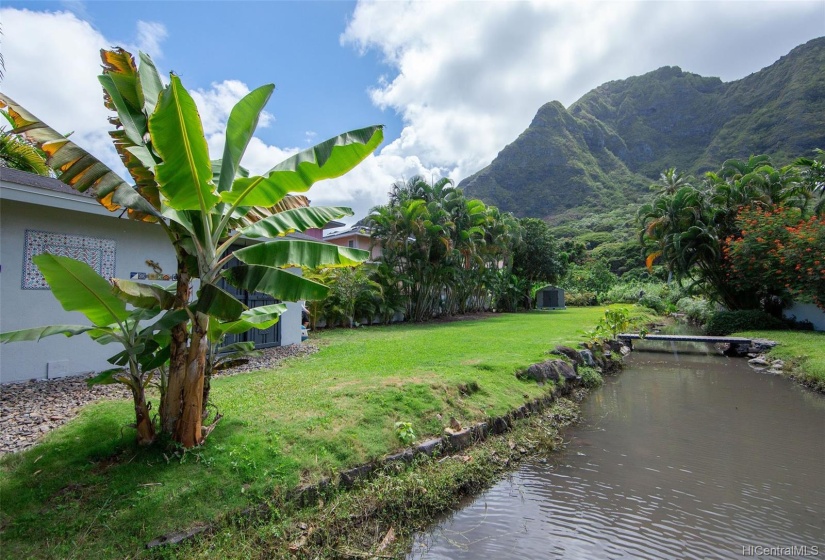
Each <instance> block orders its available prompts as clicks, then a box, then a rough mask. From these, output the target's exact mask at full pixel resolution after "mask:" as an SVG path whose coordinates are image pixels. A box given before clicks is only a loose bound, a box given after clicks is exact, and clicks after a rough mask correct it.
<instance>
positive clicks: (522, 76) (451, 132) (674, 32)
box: [0, 0, 825, 221]
mask: <svg viewBox="0 0 825 560" xmlns="http://www.w3.org/2000/svg"><path fill="white" fill-rule="evenodd" d="M75 12H76V13H72V12H68V11H57V12H36V11H31V10H21V9H12V8H3V9H0V21H2V22H3V36H2V37H0V40H2V49H3V55H4V58H5V64H6V71H5V79H4V80H3V82H2V89H3V92H4V93H6V94H7V95H10V96H11V97H13V98H15V99H16V100H17V101H18V102H20V103H22V104H23V105H24V106H26V107H27V108H28V109H29V110H30V111H32V112H33V113H34V114H35V115H37V116H39V117H40V118H42V119H43V120H45V121H46V122H48V123H49V124H50V125H51V126H53V127H54V128H56V129H58V130H60V131H66V132H69V131H74V136H73V139H74V140H75V141H76V142H78V143H79V144H81V145H82V146H84V147H85V148H86V149H88V150H89V151H91V152H92V153H94V154H95V155H97V156H98V157H99V158H101V159H102V160H103V161H105V162H106V163H107V164H109V165H110V166H112V167H113V168H114V169H117V170H120V171H122V172H123V175H124V176H126V174H125V170H123V168H122V167H121V166H120V164H119V161H118V159H117V156H116V154H115V152H114V149H113V148H112V147H111V143H110V140H109V137H108V134H107V132H108V129H109V126H108V123H107V121H106V119H107V117H108V112H107V110H106V109H105V108H104V107H103V104H102V102H101V91H100V86H99V84H98V82H97V75H98V74H99V72H100V59H99V50H100V49H101V48H105V47H109V46H111V45H113V44H125V45H128V46H129V47H131V48H132V49H134V50H135V51H136V50H137V49H138V48H139V49H141V50H144V51H147V52H149V54H151V55H152V56H153V57H155V59H156V62H158V66H159V68H162V67H163V64H162V60H163V58H162V57H163V52H162V50H163V47H164V45H165V44H166V43H167V42H168V43H171V39H172V37H169V34H168V32H167V28H166V27H165V26H164V25H163V24H162V23H160V22H152V21H137V22H136V23H135V27H134V32H133V36H132V37H126V38H116V37H106V36H104V35H103V33H102V32H101V31H100V30H98V29H97V28H95V27H94V26H93V25H91V24H90V23H89V22H88V21H86V20H85V19H84V18H83V16H82V12H77V11H75ZM78 14H80V15H78ZM823 20H825V4H823V3H822V2H821V1H813V2H807V1H794V2H715V1H707V2H687V1H684V2H678V1H677V2H664V1H660V2H655V1H639V2H629V1H628V2H618V1H612V2H586V1H577V2H574V1H567V2H551V1H539V2H527V1H517V2H509V1H503V0H502V1H496V2H449V1H439V2H409V1H408V2H379V1H373V0H369V1H361V2H359V3H358V5H357V7H356V9H355V12H354V13H353V15H352V17H351V18H350V20H349V23H348V26H347V28H346V30H344V32H343V34H342V35H341V42H342V45H343V47H342V48H347V49H354V50H361V51H365V50H376V51H378V52H379V53H380V54H381V56H382V57H383V58H384V59H385V61H386V62H387V64H388V65H389V67H390V68H391V69H392V73H391V74H390V75H386V76H382V77H380V78H377V79H376V83H375V87H374V88H373V89H372V90H371V91H369V92H365V95H369V99H370V101H371V102H372V103H374V104H375V105H376V106H378V107H381V108H384V109H386V110H391V111H395V112H397V113H398V114H399V115H400V116H401V118H402V120H403V130H402V131H401V133H400V134H399V136H398V137H397V138H387V140H386V141H385V144H384V145H383V147H382V148H380V150H379V151H378V153H377V154H376V155H374V156H371V157H370V158H368V159H367V160H366V161H365V162H364V163H363V164H362V165H360V166H359V167H358V168H356V169H355V170H354V171H353V172H351V173H349V174H347V175H346V176H344V177H342V178H339V179H336V180H333V181H326V182H323V183H320V184H318V185H316V186H315V187H313V189H312V191H310V193H309V194H310V197H311V198H312V200H313V203H314V204H318V205H320V204H335V205H347V206H352V207H353V209H354V210H355V213H356V216H355V218H354V219H357V218H360V217H362V216H363V215H364V214H366V212H367V211H368V210H369V208H370V207H371V206H373V205H375V204H380V203H383V202H384V201H385V200H386V193H387V192H388V191H389V188H390V185H391V184H392V183H393V182H395V181H398V180H402V179H406V178H409V177H411V176H412V175H416V174H420V175H423V176H425V177H430V176H435V177H436V178H437V177H440V176H449V177H451V178H453V179H454V180H456V181H458V180H460V179H462V178H464V177H466V176H467V175H469V174H472V173H474V172H476V171H478V170H479V169H481V168H482V167H483V166H485V165H487V164H488V163H489V162H490V161H491V160H492V159H493V158H494V157H495V155H496V154H497V153H498V152H499V151H500V150H501V149H502V148H503V147H504V146H505V145H506V144H508V143H509V142H512V141H513V140H514V139H515V138H516V137H517V136H518V134H519V133H520V132H521V131H522V130H524V128H525V127H526V126H527V125H528V124H529V123H530V120H531V119H532V117H533V116H534V115H535V113H536V111H537V109H538V108H539V107H540V106H541V105H542V104H544V103H546V102H548V101H551V100H559V101H561V102H562V103H563V104H564V105H566V106H567V105H570V104H571V103H572V102H574V101H575V100H576V99H578V98H579V97H580V96H581V95H583V94H584V93H586V92H587V91H589V90H590V89H592V88H594V87H596V86H598V85H600V84H602V83H604V82H605V81H608V80H613V79H623V78H626V77H628V76H631V75H638V74H642V73H645V72H648V71H651V70H654V69H656V68H658V67H660V66H665V65H679V66H681V67H682V68H683V69H684V70H687V71H691V72H696V73H699V74H703V75H706V76H714V75H715V76H720V77H721V78H722V79H723V80H733V79H738V78H741V77H744V76H745V75H747V74H749V73H752V72H755V71H757V70H759V69H760V68H762V67H764V66H767V65H769V64H771V63H773V62H774V61H775V60H776V59H777V58H778V57H779V56H782V55H783V54H785V53H787V52H788V51H789V50H790V49H792V48H793V47H794V46H796V45H798V44H800V43H802V42H804V41H807V40H809V39H810V38H813V37H816V36H818V35H821V34H822V21H823ZM118 39H120V40H118ZM69 46H70V48H69ZM167 48H169V47H167ZM223 78H224V81H222V82H216V83H212V84H211V85H210V87H209V88H203V89H197V88H193V89H191V90H190V91H191V92H192V95H193V97H194V98H195V100H196V102H197V103H198V106H199V108H200V110H201V115H202V118H203V121H204V129H205V132H206V134H207V138H208V141H209V145H210V150H211V152H212V155H213V157H219V155H220V153H221V150H222V146H223V127H224V126H225V123H226V119H227V118H228V115H229V111H230V110H231V108H232V106H233V105H234V103H235V102H236V101H237V100H238V99H240V98H241V97H242V96H243V95H245V94H246V93H248V92H249V87H248V86H247V84H245V83H244V82H242V81H239V80H238V79H237V78H236V77H235V76H224V77H223ZM190 87H191V85H190ZM272 122H273V117H272V116H271V115H270V114H268V113H265V114H264V115H263V117H262V120H261V125H262V126H267V125H269V124H270V123H272ZM342 132H343V131H342ZM313 135H314V133H312V132H311V131H308V132H306V135H305V136H306V137H305V138H296V139H295V141H294V142H295V144H296V146H292V147H290V146H272V145H268V144H266V143H265V142H264V141H263V140H261V139H260V138H255V139H253V141H252V142H251V144H250V147H249V150H248V153H247V155H246V157H245V159H244V162H243V163H244V165H246V166H247V167H249V168H250V169H251V170H252V171H253V172H259V173H260V172H263V171H266V170H267V169H269V168H270V167H272V166H273V165H274V164H275V163H277V162H278V161H280V160H282V159H283V158H285V157H287V156H289V155H291V154H292V153H294V152H296V151H297V150H298V149H301V148H299V146H298V144H300V143H302V142H306V141H308V140H309V139H312V141H313V142H315V141H320V140H323V138H315V137H314V136H313ZM351 221H353V220H351Z"/></svg>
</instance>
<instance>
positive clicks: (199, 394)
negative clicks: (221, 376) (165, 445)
mask: <svg viewBox="0 0 825 560" xmlns="http://www.w3.org/2000/svg"><path fill="white" fill-rule="evenodd" d="M208 327H209V317H208V316H207V315H204V314H202V313H195V319H194V321H192V335H191V339H190V341H189V352H188V353H187V356H186V372H185V377H184V380H183V391H182V393H181V415H180V419H179V420H178V422H177V425H176V429H175V441H176V442H178V443H180V444H181V445H182V446H183V447H185V448H190V447H195V446H196V445H200V444H201V443H203V430H202V425H203V423H202V420H203V383H204V377H205V372H206V353H207V350H208V348H209V341H208V339H207V336H206V330H207V328H208Z"/></svg>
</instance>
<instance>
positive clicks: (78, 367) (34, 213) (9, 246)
mask: <svg viewBox="0 0 825 560" xmlns="http://www.w3.org/2000/svg"><path fill="white" fill-rule="evenodd" d="M44 251H49V252H51V253H53V254H57V255H65V256H70V257H73V258H76V259H79V260H83V261H85V262H86V263H87V264H89V265H90V266H92V268H94V269H95V270H97V272H98V273H99V274H101V275H102V276H103V277H105V278H110V277H115V278H131V279H133V280H139V281H147V282H155V283H159V284H162V283H164V282H172V281H174V279H175V278H174V273H175V272H176V261H175V254H174V251H173V250H172V248H171V247H170V246H169V241H168V239H167V237H166V235H165V234H164V232H163V230H162V229H161V228H160V227H158V226H157V225H155V224H147V223H142V222H136V221H132V220H129V219H128V218H127V217H126V216H125V214H120V213H112V212H109V211H107V210H106V209H105V208H104V207H103V206H101V205H100V204H99V203H98V202H97V201H96V200H95V199H94V198H91V197H89V196H86V195H83V194H81V193H78V192H76V191H74V190H73V189H71V188H70V187H68V186H66V185H64V184H63V183H61V182H60V181H58V180H57V179H52V178H48V177H40V176H37V175H32V174H30V173H25V172H22V171H17V170H14V169H7V168H0V332H8V331H14V330H19V329H25V328H31V327H38V326H43V325H52V324H78V325H82V324H88V320H87V319H86V318H85V317H84V316H83V315H82V314H80V313H76V312H74V313H69V312H67V311H64V310H63V308H62V307H61V306H60V304H59V303H58V302H57V300H56V299H54V297H53V296H52V294H51V291H50V290H49V288H48V286H47V285H46V283H45V282H44V281H43V277H42V276H41V275H40V273H39V271H38V270H37V267H36V266H34V265H33V264H32V262H31V258H32V257H33V256H34V255H37V254H39V253H42V252H44ZM240 297H242V298H243V299H244V300H245V303H247V305H249V306H250V307H253V306H257V305H265V304H267V303H271V302H272V301H274V300H272V299H271V298H268V296H265V295H263V294H246V293H243V294H240ZM287 308H288V310H287V312H286V313H284V315H282V317H281V320H280V321H279V322H278V323H277V324H276V325H275V326H274V327H272V328H271V329H269V330H267V331H256V330H253V331H250V333H247V334H246V335H240V336H241V337H245V338H241V339H242V340H254V341H255V342H256V344H257V345H258V346H260V347H266V346H273V345H288V344H298V343H300V341H301V328H300V327H301V324H300V316H301V312H300V306H299V305H298V304H297V303H287ZM118 351H119V349H118V348H116V347H115V346H114V345H108V346H102V345H99V344H97V343H95V342H93V341H92V340H90V339H89V338H88V337H87V336H85V335H79V336H75V337H72V338H66V337H64V336H62V335H56V336H52V337H49V338H45V339H43V340H40V341H39V342H17V343H10V344H3V345H2V346H0V382H11V381H23V380H27V379H45V378H53V377H62V376H65V375H76V374H82V373H88V372H92V371H100V370H103V369H108V368H109V367H111V365H110V364H109V363H108V362H107V361H106V359H107V358H108V357H110V356H112V355H114V354H116V353H117V352H118Z"/></svg>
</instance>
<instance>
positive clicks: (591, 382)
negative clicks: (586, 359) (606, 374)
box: [579, 366, 604, 389]
mask: <svg viewBox="0 0 825 560" xmlns="http://www.w3.org/2000/svg"><path fill="white" fill-rule="evenodd" d="M579 375H580V376H581V378H582V381H581V383H582V385H583V386H584V387H587V388H588V389H595V388H596V387H600V386H601V385H602V383H604V379H603V378H602V374H601V373H599V372H598V371H596V370H595V369H593V368H591V367H587V366H579Z"/></svg>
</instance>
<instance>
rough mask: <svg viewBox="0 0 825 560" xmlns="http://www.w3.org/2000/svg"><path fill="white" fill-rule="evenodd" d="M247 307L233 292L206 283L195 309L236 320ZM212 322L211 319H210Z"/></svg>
mask: <svg viewBox="0 0 825 560" xmlns="http://www.w3.org/2000/svg"><path fill="white" fill-rule="evenodd" d="M245 309H246V306H245V305H244V304H243V303H241V302H240V301H238V300H237V299H235V297H233V296H232V294H230V293H228V292H226V291H224V290H222V289H220V288H219V287H218V286H215V285H214V284H204V285H203V286H202V287H201V289H200V292H199V294H198V301H197V303H196V304H195V310H196V311H199V312H201V313H204V314H206V315H209V316H210V317H216V318H217V319H220V320H221V321H234V320H236V319H237V318H238V317H239V316H240V314H241V313H242V312H243V311H244V310H245ZM210 323H211V321H210Z"/></svg>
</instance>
